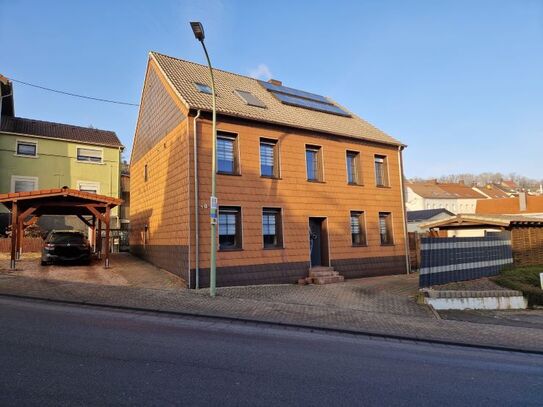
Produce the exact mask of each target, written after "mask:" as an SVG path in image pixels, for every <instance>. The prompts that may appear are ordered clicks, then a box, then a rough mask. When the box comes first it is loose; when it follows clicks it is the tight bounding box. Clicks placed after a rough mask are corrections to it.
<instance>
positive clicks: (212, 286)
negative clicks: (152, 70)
mask: <svg viewBox="0 0 543 407" xmlns="http://www.w3.org/2000/svg"><path fill="white" fill-rule="evenodd" d="M190 27H191V28H192V32H193V33H194V37H196V39H197V40H198V41H200V43H201V44H202V47H203V48H204V53H205V55H206V59H207V65H208V67H209V76H210V77H211V101H212V102H211V103H212V114H213V116H212V130H211V133H212V137H213V140H212V154H211V160H212V161H211V199H210V205H209V208H210V209H209V216H210V224H211V266H210V273H209V274H210V275H209V294H210V295H211V296H212V297H215V292H216V290H217V288H216V285H217V284H216V281H217V216H218V214H217V211H218V205H217V196H216V184H217V170H216V168H215V167H216V165H217V109H216V105H215V79H214V78H213V68H212V67H211V61H210V60H209V55H208V53H207V49H206V45H205V44H204V38H205V34H204V27H203V26H202V23H200V22H198V21H191V23H190ZM196 221H198V220H196Z"/></svg>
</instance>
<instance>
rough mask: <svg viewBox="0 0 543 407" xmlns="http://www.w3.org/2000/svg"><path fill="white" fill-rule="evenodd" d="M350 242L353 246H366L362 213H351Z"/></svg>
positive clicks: (364, 222)
mask: <svg viewBox="0 0 543 407" xmlns="http://www.w3.org/2000/svg"><path fill="white" fill-rule="evenodd" d="M351 241H352V244H353V246H365V245H366V221H365V219H364V212H362V211H351Z"/></svg>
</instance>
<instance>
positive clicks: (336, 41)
mask: <svg viewBox="0 0 543 407" xmlns="http://www.w3.org/2000/svg"><path fill="white" fill-rule="evenodd" d="M190 20H201V21H202V22H203V23H204V25H205V29H206V36H207V38H206V43H207V45H208V47H209V50H210V53H211V55H212V59H213V62H214V65H215V66H216V67H220V68H222V69H226V70H229V71H233V72H238V73H242V74H248V75H249V74H260V75H263V77H265V76H266V75H267V74H268V72H270V73H271V75H272V76H273V77H274V78H276V79H280V80H282V81H283V83H284V84H286V85H288V86H292V87H295V88H300V89H304V90H307V91H311V92H315V93H320V94H324V95H327V96H331V97H332V98H334V99H335V100H337V101H338V102H340V103H342V104H344V105H346V106H348V107H349V108H350V109H351V110H353V111H354V112H356V113H357V114H359V115H360V116H362V117H364V118H365V119H366V120H368V121H370V122H371V123H373V124H375V125H376V126H377V127H379V128H381V129H382V130H384V131H386V132H387V133H389V134H390V135H392V136H394V137H396V138H398V139H400V140H402V141H403V142H404V143H406V144H408V145H409V147H408V149H407V150H406V153H405V161H406V175H407V176H410V177H412V176H420V177H436V176H439V175H442V174H446V173H457V172H483V171H500V172H505V173H508V172H517V173H519V174H523V175H526V176H529V177H533V178H538V179H541V178H543V164H542V158H543V154H542V153H543V0H539V1H536V0H511V1H499V0H491V1H484V0H478V1H461V0H451V1H354V2H335V1H307V2H302V1H292V0H290V1H273V2H260V1H226V0H223V1H220V0H214V1H204V0H198V1H196V0H193V1H146V2H143V1H142V2H137V1H98V0H92V1H37V0H36V1H23V0H21V1H12V0H0V73H2V74H4V75H6V76H8V77H13V78H16V79H19V80H23V81H27V82H32V83H36V84H41V85H43V86H47V87H51V88H57V89H62V90H67V91H70V92H74V93H81V94H85V95H89V96H95V97H102V98H109V99H118V100H124V101H131V102H136V103H139V98H140V93H141V88H142V84H143V78H144V73H145V66H146V63H147V53H148V51H150V50H156V51H159V52H162V53H165V54H168V55H172V56H177V57H180V58H184V59H189V60H193V61H197V62H204V59H203V55H202V50H201V48H200V45H199V44H198V43H197V42H196V41H195V40H194V38H193V36H192V33H191V31H190V27H189V25H188V22H189V21H190ZM15 92H16V93H15V101H16V114H17V115H18V116H22V117H30V118H36V119H42V120H50V121H59V122H65V123H72V124H76V125H83V126H88V125H93V126H94V127H97V128H103V129H111V130H114V131H115V132H117V134H118V135H119V137H120V138H121V140H122V142H123V143H124V144H125V145H126V146H127V150H128V151H129V150H130V147H131V143H132V137H133V134H134V127H135V124H136V117H137V108H134V107H125V106H116V105H110V104H105V103H95V102H90V101H85V100H79V99H74V98H70V97H66V96H61V95H55V94H51V93H48V92H44V91H40V90H37V89H33V88H29V87H25V86H23V85H16V87H15ZM127 156H128V155H127Z"/></svg>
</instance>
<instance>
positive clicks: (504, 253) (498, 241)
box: [419, 232, 513, 288]
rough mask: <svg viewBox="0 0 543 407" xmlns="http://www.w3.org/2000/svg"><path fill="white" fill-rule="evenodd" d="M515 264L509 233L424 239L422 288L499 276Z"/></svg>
mask: <svg viewBox="0 0 543 407" xmlns="http://www.w3.org/2000/svg"><path fill="white" fill-rule="evenodd" d="M511 264H513V255H512V251H511V239H510V234H509V233H507V232H506V233H503V234H501V233H500V234H493V235H491V236H485V237H449V238H434V237H423V238H421V268H420V275H419V286H420V287H421V288H422V287H429V286H432V285H439V284H446V283H450V282H454V281H464V280H474V279H477V278H481V277H487V276H495V275H497V274H498V273H499V272H500V270H502V269H503V268H504V267H506V266H508V265H511Z"/></svg>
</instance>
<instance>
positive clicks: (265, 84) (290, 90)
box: [259, 81, 330, 104]
mask: <svg viewBox="0 0 543 407" xmlns="http://www.w3.org/2000/svg"><path fill="white" fill-rule="evenodd" d="M259 82H260V84H261V85H262V86H263V87H264V88H266V89H267V90H269V91H270V92H281V93H285V94H287V95H292V96H297V97H300V98H304V99H309V100H315V101H317V102H322V103H328V104H329V103H330V102H329V101H328V99H326V98H325V97H324V96H321V95H317V94H315V93H310V92H304V91H303V90H298V89H293V88H288V87H286V86H280V85H274V84H273V83H270V82H264V81H259Z"/></svg>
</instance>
